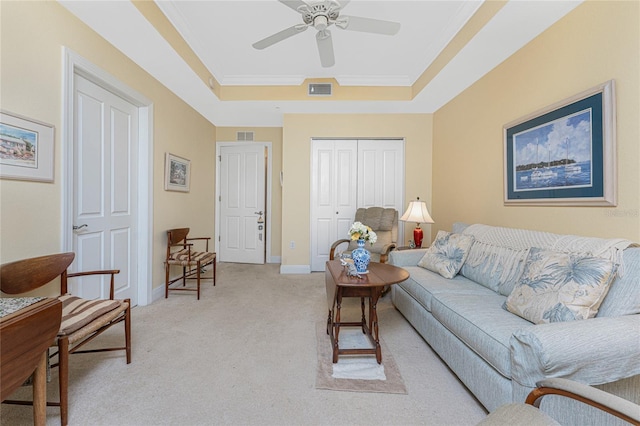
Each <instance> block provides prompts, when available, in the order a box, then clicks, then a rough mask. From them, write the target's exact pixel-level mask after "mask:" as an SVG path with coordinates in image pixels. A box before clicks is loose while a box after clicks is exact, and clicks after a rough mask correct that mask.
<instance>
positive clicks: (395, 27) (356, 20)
mask: <svg viewBox="0 0 640 426" xmlns="http://www.w3.org/2000/svg"><path fill="white" fill-rule="evenodd" d="M336 26H338V27H340V28H342V29H343V30H349V31H362V32H365V33H376V34H384V35H395V34H397V33H398V31H400V24H399V23H398V22H391V21H382V20H380V19H372V18H362V17H360V16H348V15H340V17H339V18H338V19H337V20H336Z"/></svg>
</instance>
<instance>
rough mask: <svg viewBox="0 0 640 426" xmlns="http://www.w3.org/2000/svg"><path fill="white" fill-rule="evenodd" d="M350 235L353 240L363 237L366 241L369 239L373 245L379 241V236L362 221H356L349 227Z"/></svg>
mask: <svg viewBox="0 0 640 426" xmlns="http://www.w3.org/2000/svg"><path fill="white" fill-rule="evenodd" d="M349 236H350V237H351V239H352V240H354V241H356V240H360V239H363V240H365V241H369V243H370V244H371V245H373V244H374V243H375V242H376V241H378V236H377V235H376V233H375V232H374V231H373V229H371V228H370V227H368V226H367V225H364V224H363V223H361V222H354V223H353V224H352V225H351V228H349Z"/></svg>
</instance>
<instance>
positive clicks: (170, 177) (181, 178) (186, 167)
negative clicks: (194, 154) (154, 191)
mask: <svg viewBox="0 0 640 426" xmlns="http://www.w3.org/2000/svg"><path fill="white" fill-rule="evenodd" d="M190 178H191V161H190V160H187V159H185V158H182V157H178V156H177V155H173V154H170V153H168V152H167V153H166V154H165V161H164V189H165V190H166V191H181V192H189V180H190Z"/></svg>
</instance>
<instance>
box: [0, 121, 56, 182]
mask: <svg viewBox="0 0 640 426" xmlns="http://www.w3.org/2000/svg"><path fill="white" fill-rule="evenodd" d="M53 138H54V127H53V126H52V125H50V124H45V123H41V122H39V121H36V120H32V119H30V118H26V117H22V116H20V115H17V114H13V113H10V112H7V111H0V178H2V179H18V180H32V181H40V182H53V158H54V149H53Z"/></svg>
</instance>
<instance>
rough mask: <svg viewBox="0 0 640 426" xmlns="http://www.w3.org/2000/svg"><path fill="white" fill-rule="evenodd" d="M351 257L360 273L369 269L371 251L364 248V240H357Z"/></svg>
mask: <svg viewBox="0 0 640 426" xmlns="http://www.w3.org/2000/svg"><path fill="white" fill-rule="evenodd" d="M351 258H352V259H353V263H355V265H356V270H357V271H358V273H360V274H364V273H365V272H368V271H369V261H370V260H371V253H369V250H367V249H365V248H364V240H362V239H360V240H358V248H356V249H355V250H353V251H352V252H351Z"/></svg>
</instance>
